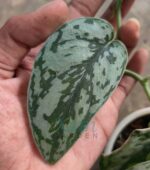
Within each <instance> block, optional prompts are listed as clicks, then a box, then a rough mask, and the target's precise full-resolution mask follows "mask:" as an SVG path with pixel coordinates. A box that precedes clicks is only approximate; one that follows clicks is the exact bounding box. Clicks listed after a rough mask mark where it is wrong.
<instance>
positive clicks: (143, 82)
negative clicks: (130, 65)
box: [116, 0, 150, 101]
mask: <svg viewBox="0 0 150 170" xmlns="http://www.w3.org/2000/svg"><path fill="white" fill-rule="evenodd" d="M122 1H123V0H116V20H117V34H116V38H117V37H118V32H119V29H120V27H121V24H122V13H121V7H122ZM125 74H126V75H128V76H130V77H132V78H134V79H135V80H137V81H138V82H139V83H140V84H141V85H142V87H143V89H144V91H145V93H146V95H147V97H148V99H149V101H150V85H149V80H150V76H147V77H142V76H141V75H139V74H138V73H136V72H134V71H131V70H125Z"/></svg>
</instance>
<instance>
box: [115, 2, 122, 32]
mask: <svg viewBox="0 0 150 170" xmlns="http://www.w3.org/2000/svg"><path fill="white" fill-rule="evenodd" d="M121 7H122V0H116V17H117V33H118V31H119V29H120V27H121V24H122V13H121Z"/></svg>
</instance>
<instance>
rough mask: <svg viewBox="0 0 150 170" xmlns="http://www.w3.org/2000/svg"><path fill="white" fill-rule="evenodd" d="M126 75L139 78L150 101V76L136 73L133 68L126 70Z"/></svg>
mask: <svg viewBox="0 0 150 170" xmlns="http://www.w3.org/2000/svg"><path fill="white" fill-rule="evenodd" d="M125 75H127V76H130V77H132V78H134V79H135V80H137V81H138V82H139V83H140V84H141V86H142V87H143V89H144V91H145V93H146V95H147V97H148V99H149V101H150V85H149V80H150V77H149V76H147V77H142V76H141V75H139V74H138V73H135V72H134V71H131V70H125Z"/></svg>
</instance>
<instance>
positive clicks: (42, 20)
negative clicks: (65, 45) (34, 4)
mask: <svg viewBox="0 0 150 170" xmlns="http://www.w3.org/2000/svg"><path fill="white" fill-rule="evenodd" d="M67 14H68V8H67V5H66V3H65V2H64V1H63V0H55V1H52V2H50V3H49V4H47V5H45V6H43V7H41V8H40V9H38V10H37V11H35V12H32V13H29V14H25V15H22V16H15V17H13V18H11V19H10V20H9V21H7V22H6V24H5V25H4V26H3V27H2V28H1V29H0V78H3V79H5V78H11V77H12V76H13V75H14V71H15V70H16V68H17V66H18V65H19V64H20V62H21V60H22V59H23V57H24V56H25V55H26V54H27V53H28V52H29V50H30V48H32V47H34V46H36V45H38V44H40V43H42V42H43V41H44V40H45V39H46V38H47V37H48V35H49V34H51V33H52V32H53V31H54V30H55V29H56V28H57V27H58V26H59V25H60V24H62V23H63V22H64V21H65V20H66V18H67Z"/></svg>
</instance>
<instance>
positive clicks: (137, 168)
mask: <svg viewBox="0 0 150 170" xmlns="http://www.w3.org/2000/svg"><path fill="white" fill-rule="evenodd" d="M126 170H150V161H146V162H142V163H139V164H136V165H134V166H131V167H130V168H128V169H126Z"/></svg>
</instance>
